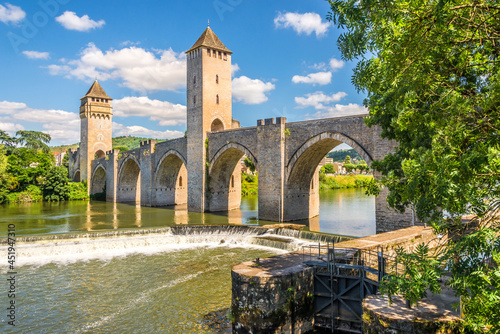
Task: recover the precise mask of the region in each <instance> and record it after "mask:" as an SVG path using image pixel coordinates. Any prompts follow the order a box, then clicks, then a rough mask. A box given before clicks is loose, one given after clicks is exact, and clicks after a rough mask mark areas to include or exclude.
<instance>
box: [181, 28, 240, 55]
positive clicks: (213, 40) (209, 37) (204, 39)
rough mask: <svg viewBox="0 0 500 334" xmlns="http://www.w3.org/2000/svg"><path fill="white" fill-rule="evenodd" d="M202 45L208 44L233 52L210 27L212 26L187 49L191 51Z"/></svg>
mask: <svg viewBox="0 0 500 334" xmlns="http://www.w3.org/2000/svg"><path fill="white" fill-rule="evenodd" d="M200 46H206V47H209V48H211V49H216V50H219V51H224V52H227V53H232V52H231V51H230V50H229V49H228V48H226V46H225V45H224V44H223V43H222V42H221V41H220V39H219V37H217V35H216V34H215V33H214V32H213V31H212V29H210V27H207V29H205V31H204V32H203V34H201V36H200V38H198V40H197V41H196V43H194V45H193V46H192V47H191V49H189V50H187V51H186V53H189V52H191V51H193V50H195V49H197V48H199V47H200Z"/></svg>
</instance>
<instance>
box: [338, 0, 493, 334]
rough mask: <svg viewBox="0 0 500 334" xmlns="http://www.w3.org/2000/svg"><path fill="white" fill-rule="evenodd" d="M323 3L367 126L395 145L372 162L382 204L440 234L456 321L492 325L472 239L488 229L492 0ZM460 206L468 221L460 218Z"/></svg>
mask: <svg viewBox="0 0 500 334" xmlns="http://www.w3.org/2000/svg"><path fill="white" fill-rule="evenodd" d="M329 2H330V5H331V12H330V13H329V19H330V20H332V21H333V22H334V23H335V24H336V25H337V26H338V27H340V28H343V29H344V33H343V34H342V35H341V36H340V37H339V39H338V46H339V48H340V50H341V52H342V55H343V59H344V60H355V59H356V60H357V61H358V62H357V65H356V67H355V69H354V74H353V77H352V82H353V84H354V85H355V86H356V88H357V89H358V90H359V91H365V92H366V93H367V98H366V100H365V105H366V106H367V107H368V108H369V110H370V117H369V118H368V119H367V124H368V125H369V126H373V125H378V126H380V127H381V129H382V136H383V137H385V138H387V139H391V140H396V141H397V142H398V143H399V146H398V147H397V149H396V151H395V153H394V154H390V155H388V156H386V157H385V158H384V159H383V160H381V161H374V162H373V164H372V168H374V169H376V170H377V171H379V172H381V174H382V175H383V180H382V181H383V185H384V186H386V187H387V188H388V189H389V191H390V194H389V196H388V202H389V204H390V205H391V206H392V207H393V208H395V209H398V210H401V211H402V210H404V209H405V208H407V207H409V206H411V207H413V208H414V209H415V211H416V214H417V216H418V218H419V219H420V220H422V221H426V222H428V223H430V224H431V225H432V226H433V227H434V228H435V230H436V231H438V232H448V233H450V236H451V242H450V243H449V245H448V250H449V251H447V252H446V255H447V256H448V257H443V261H447V263H448V265H449V266H450V268H451V273H452V277H451V279H450V280H449V281H448V284H450V286H451V287H452V288H453V289H454V290H455V292H456V293H457V294H459V295H462V296H463V300H464V301H465V302H466V305H465V309H466V313H465V315H466V322H467V324H468V325H469V327H470V328H471V329H473V330H475V331H479V330H482V329H488V328H490V329H492V330H493V331H499V330H500V321H498V314H500V312H499V310H500V298H499V296H498V292H496V291H498V290H492V289H493V288H494V287H495V286H497V285H498V270H497V269H495V268H498V267H495V265H498V255H497V254H498V248H497V249H496V250H495V251H491V252H490V253H489V254H490V255H491V256H490V257H489V258H488V259H484V258H483V257H482V255H481V254H488V252H487V251H488V249H489V247H491V243H490V244H488V243H485V242H483V240H484V236H485V235H488V236H495V238H498V233H499V231H500V226H499V223H498V220H497V218H496V216H495V213H496V212H498V207H499V206H500V204H499V192H500V182H499V177H500V138H499V136H500V132H499V130H500V113H499V103H498V101H500V62H499V59H498V57H499V54H500V20H499V19H498V17H500V6H498V1H496V0H475V1H466V0H454V1H447V0H440V1H429V0H423V1H417V0H405V1H387V0H384V1H374V0H359V1H358V0H348V1H341V0H330V1H329ZM445 213H446V214H445ZM469 214H470V215H473V216H475V217H477V218H476V219H473V221H472V223H471V224H465V225H464V224H462V221H461V217H462V216H463V215H469ZM492 238H493V237H492ZM495 238H493V239H490V241H492V240H494V239H495ZM467 245H469V246H467ZM495 252H496V253H495ZM490 259H491V261H492V262H493V265H486V263H485V262H486V260H488V261H489V260H490ZM476 262H477V263H476ZM471 267H472V268H474V271H473V275H472V273H471V272H470V270H469V269H467V268H471ZM471 275H472V276H471ZM471 277H473V278H471ZM495 315H496V316H495Z"/></svg>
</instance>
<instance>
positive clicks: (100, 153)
mask: <svg viewBox="0 0 500 334" xmlns="http://www.w3.org/2000/svg"><path fill="white" fill-rule="evenodd" d="M105 156H106V153H104V151H103V150H101V149H99V150H97V151H96V152H95V153H94V158H96V159H101V158H104V157H105Z"/></svg>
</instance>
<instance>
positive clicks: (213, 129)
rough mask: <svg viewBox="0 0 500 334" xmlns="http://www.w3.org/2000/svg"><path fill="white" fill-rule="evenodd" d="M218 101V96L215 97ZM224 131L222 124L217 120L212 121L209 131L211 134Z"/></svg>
mask: <svg viewBox="0 0 500 334" xmlns="http://www.w3.org/2000/svg"><path fill="white" fill-rule="evenodd" d="M217 99H218V95H217ZM223 130H224V123H222V121H221V120H220V119H218V118H216V119H214V120H213V121H212V125H210V131H211V132H217V131H223Z"/></svg>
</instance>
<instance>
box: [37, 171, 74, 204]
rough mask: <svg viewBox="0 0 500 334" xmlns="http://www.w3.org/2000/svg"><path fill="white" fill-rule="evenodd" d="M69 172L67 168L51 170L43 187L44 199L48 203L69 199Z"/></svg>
mask: <svg viewBox="0 0 500 334" xmlns="http://www.w3.org/2000/svg"><path fill="white" fill-rule="evenodd" d="M68 181H69V179H68V170H67V169H66V167H62V166H61V167H53V168H51V169H50V170H49V171H48V173H47V176H46V178H45V182H44V183H43V185H42V191H43V198H44V199H45V200H46V201H49V202H51V201H55V202H58V201H64V200H67V199H68V198H69V187H68Z"/></svg>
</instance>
